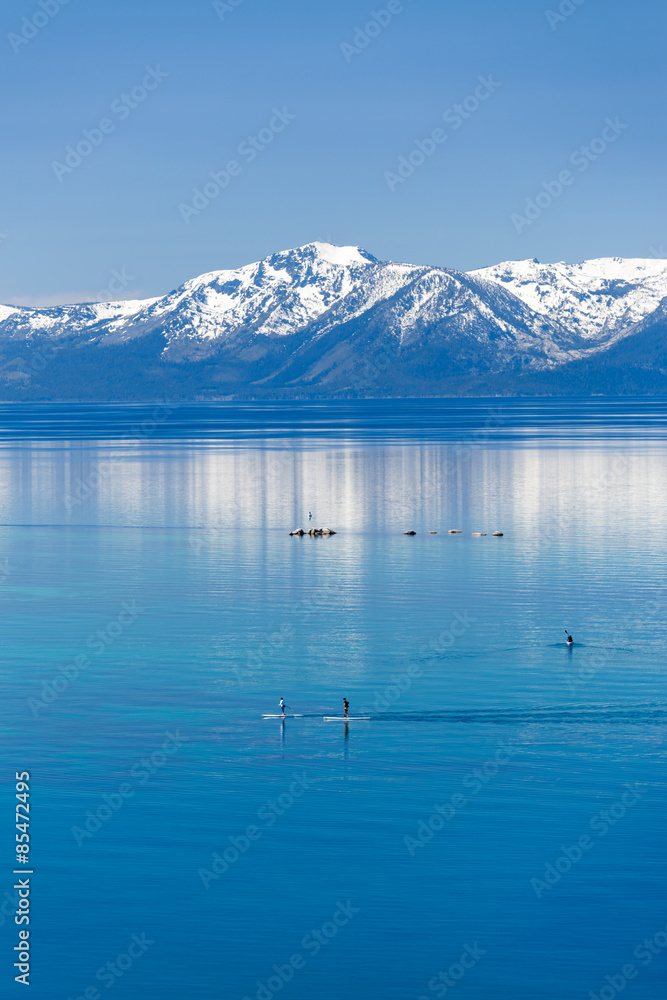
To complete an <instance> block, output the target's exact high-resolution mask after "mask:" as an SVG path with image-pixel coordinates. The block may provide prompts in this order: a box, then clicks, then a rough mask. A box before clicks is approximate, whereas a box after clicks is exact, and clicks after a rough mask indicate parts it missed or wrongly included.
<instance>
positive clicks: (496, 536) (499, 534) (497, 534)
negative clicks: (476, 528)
mask: <svg viewBox="0 0 667 1000" xmlns="http://www.w3.org/2000/svg"><path fill="white" fill-rule="evenodd" d="M493 537H494V538H502V537H503V533H502V531H494V532H493Z"/></svg>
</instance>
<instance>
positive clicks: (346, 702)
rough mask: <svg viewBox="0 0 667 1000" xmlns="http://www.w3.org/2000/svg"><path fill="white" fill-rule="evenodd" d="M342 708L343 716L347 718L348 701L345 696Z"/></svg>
mask: <svg viewBox="0 0 667 1000" xmlns="http://www.w3.org/2000/svg"><path fill="white" fill-rule="evenodd" d="M343 708H344V709H345V718H346V719H349V715H348V714H347V713H348V712H349V710H350V703H349V701H348V700H347V698H343Z"/></svg>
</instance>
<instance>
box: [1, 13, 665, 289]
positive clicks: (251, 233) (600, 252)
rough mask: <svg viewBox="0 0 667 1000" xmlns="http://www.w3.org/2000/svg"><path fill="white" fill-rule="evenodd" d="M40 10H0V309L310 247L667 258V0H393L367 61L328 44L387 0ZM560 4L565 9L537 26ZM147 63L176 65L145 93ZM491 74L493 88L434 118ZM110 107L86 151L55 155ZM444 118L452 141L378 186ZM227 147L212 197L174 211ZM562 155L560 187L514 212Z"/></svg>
mask: <svg viewBox="0 0 667 1000" xmlns="http://www.w3.org/2000/svg"><path fill="white" fill-rule="evenodd" d="M41 3H42V4H44V6H45V7H46V8H47V11H46V12H44V10H43V8H42V7H41V6H40V0H5V2H4V3H3V4H2V10H1V12H0V21H1V29H2V30H1V31H0V42H1V43H2V44H3V45H4V57H3V59H2V69H1V72H2V83H3V94H4V97H5V99H4V101H3V115H4V128H3V145H4V155H3V157H2V161H1V164H2V165H1V170H2V205H1V208H0V233H2V234H3V235H2V237H1V238H0V274H1V280H0V301H2V302H19V303H42V302H51V301H63V300H65V301H67V300H81V299H85V298H88V297H91V296H95V295H96V294H97V293H98V291H99V290H101V289H103V288H105V287H107V286H108V285H109V283H110V282H111V283H112V287H113V290H114V291H115V290H116V289H117V288H118V285H117V284H116V285H113V281H114V278H113V276H114V272H117V273H119V274H121V275H125V277H124V278H123V280H122V282H121V285H122V286H124V294H125V296H126V297H131V296H133V295H154V294H160V293H163V292H166V291H168V290H169V289H171V288H173V287H175V286H176V285H178V284H180V283H181V282H182V281H184V280H186V279H187V278H189V277H193V276H195V275H197V274H200V273H202V272H204V271H209V270H215V269H218V268H225V267H233V266H237V265H241V264H244V263H248V262H250V261H252V260H257V259H259V258H261V257H263V256H265V255H267V254H269V253H271V252H273V251H275V250H279V249H284V248H287V247H291V246H298V245H300V244H302V243H306V242H309V241H311V240H316V239H319V240H328V241H330V242H334V243H341V244H348V243H349V244H359V245H361V246H364V247H365V248H367V249H368V250H370V251H371V252H372V253H374V254H375V255H376V256H378V257H381V258H383V259H388V258H392V259H394V260H405V261H410V262H414V263H430V264H439V265H444V266H448V267H456V268H461V269H468V268H473V267H480V266H483V265H486V264H491V263H496V262H498V261H499V260H504V259H520V258H526V257H538V258H539V259H540V260H544V261H554V260H563V259H564V260H568V261H577V260H582V259H585V258H588V257H599V256H636V257H641V256H656V255H658V256H667V253H666V252H665V251H664V249H663V245H667V213H666V209H665V197H664V189H665V156H664V154H665V114H664V107H665V96H666V95H665V89H666V88H665V76H666V72H665V56H664V41H665V35H666V31H665V29H666V27H667V8H666V7H665V4H664V2H663V0H639V2H637V3H636V4H633V5H629V4H628V3H627V2H626V0H584V2H579V4H577V3H576V2H575V0H554V2H550V0H513V2H510V3H502V2H499V0H466V2H458V3H451V2H447V0H404V2H403V4H402V7H403V10H402V11H400V12H399V11H398V10H397V8H398V7H400V6H401V5H400V4H398V2H397V0H389V3H390V4H391V6H392V7H393V8H394V14H393V15H392V17H391V20H390V22H389V23H386V24H384V25H383V26H381V27H379V26H378V27H377V28H371V30H370V32H369V33H368V34H366V33H365V37H364V38H361V37H360V36H357V39H356V40H357V48H359V51H358V52H354V51H351V50H350V49H349V48H348V49H346V50H345V52H344V51H343V50H342V49H341V45H342V44H343V43H347V44H348V45H352V44H354V41H355V29H356V27H357V26H361V27H362V28H363V26H365V25H366V24H368V23H369V22H370V21H372V20H373V17H372V15H371V11H373V10H374V11H377V12H383V11H386V10H387V7H388V6H389V3H388V2H387V0H377V3H373V2H372V0H337V2H336V3H323V2H317V0H240V2H239V0H228V2H227V3H225V2H219V3H218V7H219V8H220V10H219V11H216V9H215V6H214V4H213V3H212V2H211V0H159V2H158V0H113V2H107V3H101V2H93V0H69V2H68V3H66V4H64V5H62V6H61V7H60V6H58V0H41ZM559 6H563V8H564V10H566V11H567V10H568V9H571V10H573V13H571V14H569V15H568V16H566V17H564V18H563V19H562V20H560V21H554V19H553V18H551V21H552V22H553V23H552V24H550V23H549V19H548V18H547V16H546V12H547V11H548V10H550V9H551V10H553V11H556V12H557V11H558V9H559ZM225 8H228V10H226V11H225ZM54 11H55V13H54ZM24 18H27V19H28V20H27V22H26V21H24ZM380 20H381V21H385V22H386V21H387V20H388V18H387V16H385V14H384V13H380ZM35 21H36V23H37V27H35V24H34V22H35ZM43 22H46V23H43ZM371 34H373V35H374V36H375V37H372V38H369V35H371ZM26 35H34V37H31V38H29V39H27V40H26ZM364 41H367V44H366V47H365V48H363V49H362V48H361V47H360V43H361V44H363V42H364ZM147 67H150V68H152V69H153V70H158V71H159V72H158V73H157V76H158V78H159V75H160V73H166V74H168V75H167V76H166V78H164V79H162V80H160V81H159V82H157V81H156V80H155V78H154V77H153V78H150V79H149V81H148V82H149V83H150V85H151V86H153V87H154V88H155V89H153V90H151V91H143V92H142V91H141V90H139V91H135V98H140V97H141V96H142V93H143V94H144V95H145V100H142V101H139V100H137V99H133V98H132V96H131V92H132V90H133V88H135V87H141V86H142V85H143V84H142V81H143V79H144V77H146V73H147ZM480 76H481V77H489V76H491V77H492V79H493V81H494V84H493V88H494V92H493V93H492V94H491V95H490V96H488V97H486V99H485V100H484V101H482V102H481V103H480V105H479V108H477V109H476V110H474V111H472V112H471V113H470V115H469V117H468V118H467V119H466V120H459V119H457V118H456V112H454V113H452V114H450V116H449V118H448V120H447V121H445V120H443V115H444V114H445V112H447V109H448V108H451V107H453V106H454V105H455V104H457V103H461V102H462V101H463V100H464V99H465V98H467V97H470V95H473V94H474V91H475V88H476V87H477V86H478V78H479V77H480ZM498 83H499V84H500V86H498V87H496V84H498ZM484 93H486V91H484ZM123 94H130V102H131V104H133V105H135V106H134V107H132V106H130V105H128V104H125V103H124V100H125V99H124V98H123V96H122V95H123ZM475 103H476V102H475V100H473V99H471V100H469V102H468V107H469V108H472V107H474V105H475ZM274 108H277V109H278V110H279V111H281V112H283V111H284V110H285V109H286V111H287V113H288V115H294V116H296V117H295V118H294V120H289V121H288V123H287V124H286V125H284V123H282V122H281V121H280V120H279V119H276V118H275V117H274V110H273V109H274ZM105 118H106V119H107V121H108V122H109V123H110V124H107V126H106V127H107V128H108V129H110V131H109V132H108V133H107V134H103V133H101V139H102V141H101V142H100V143H99V145H97V146H95V147H94V148H93V149H92V153H91V154H90V155H89V156H87V157H85V158H84V159H82V161H81V163H80V164H79V165H76V166H74V168H73V169H71V172H68V173H63V172H62V171H60V169H59V168H58V167H57V166H56V167H54V163H63V162H64V158H65V150H66V147H68V146H74V147H76V146H77V144H78V143H80V142H81V141H82V140H83V139H84V134H83V130H84V129H88V130H92V129H96V128H97V127H98V126H99V122H100V120H102V119H105ZM607 118H611V119H612V120H620V123H621V124H622V125H623V126H628V127H627V128H625V127H624V128H623V129H622V130H620V134H616V135H615V137H614V139H613V141H612V142H610V143H609V144H608V146H607V148H606V149H605V150H604V151H603V152H601V153H600V155H598V156H597V158H596V159H594V160H593V159H589V164H588V169H586V170H583V169H582V168H581V166H574V165H573V164H571V163H570V157H571V156H572V154H573V153H575V151H576V150H577V149H578V148H579V147H581V146H582V145H584V146H586V145H588V144H589V143H591V142H592V141H593V140H595V139H596V138H598V137H599V136H600V135H601V134H602V132H603V129H605V120H606V119H607ZM458 121H461V124H460V127H458V128H456V127H455V124H456V123H457V122H458ZM271 123H273V125H274V127H276V128H277V127H279V126H281V125H282V128H283V130H282V131H281V132H276V133H275V134H273V133H270V132H269V133H266V132H265V133H263V134H264V138H265V139H266V138H271V137H272V136H273V138H272V142H271V143H270V144H267V145H266V148H263V149H261V150H260V149H257V150H255V152H256V156H255V158H254V160H252V162H251V159H250V158H251V156H252V153H250V152H249V147H248V146H245V147H242V148H243V150H244V152H243V153H239V146H240V145H241V144H242V143H243V142H244V140H246V139H247V137H248V136H252V135H257V134H258V133H259V131H260V130H261V129H263V128H264V129H266V128H270V125H271ZM437 128H442V130H443V131H442V133H441V135H442V134H444V135H445V136H446V139H445V141H444V142H443V143H442V144H440V145H437V147H436V151H435V152H434V153H433V155H431V156H429V157H427V158H426V161H425V162H424V164H423V165H421V166H419V167H418V168H417V169H415V170H414V173H413V174H412V176H410V177H409V178H407V179H406V180H405V182H404V183H398V184H396V183H393V184H390V182H388V180H387V178H386V176H385V175H386V173H387V172H388V171H389V172H396V170H397V167H398V164H399V158H400V157H401V156H405V157H407V156H409V155H410V153H411V152H412V151H413V149H414V148H415V141H416V140H424V139H426V138H427V137H428V136H429V135H430V134H431V133H432V131H433V130H434V129H437ZM617 131H618V129H617ZM612 134H613V133H612V132H610V131H609V130H607V133H606V135H607V138H610V137H611V136H612ZM93 137H94V138H97V139H99V138H100V136H98V135H97V134H96V133H94V132H93ZM259 145H260V146H261V145H262V143H261V141H260V142H259ZM602 145H604V141H603V143H602ZM595 148H596V149H598V150H600V149H601V144H600V143H599V142H598V143H597V145H596V146H595ZM83 149H84V150H85V149H86V146H85V145H84V146H83ZM419 159H420V156H419V155H416V156H413V160H415V161H419ZM230 160H235V161H236V163H237V164H238V166H237V167H236V168H234V169H235V170H236V173H235V175H234V176H232V177H231V178H230V180H229V185H228V186H227V187H226V188H225V190H223V191H220V193H218V194H217V196H216V197H214V198H213V199H212V200H211V202H210V204H209V205H208V206H207V207H205V208H204V209H203V210H201V211H200V212H199V214H197V215H195V214H189V213H187V212H185V213H184V212H183V209H182V208H181V209H179V206H182V205H188V204H189V205H192V201H193V197H194V195H193V189H194V188H196V187H199V188H202V186H203V185H204V184H205V183H206V182H207V181H210V178H209V176H208V175H209V172H210V171H220V170H222V169H223V168H224V167H225V164H227V163H228V161H230ZM72 162H75V161H72V159H71V157H70V163H72ZM577 162H578V163H579V160H578V161H577ZM566 169H569V170H570V172H571V174H572V178H573V179H572V181H571V182H570V183H569V184H568V185H567V186H565V187H564V189H563V193H562V195H561V196H560V197H559V198H556V199H555V200H554V201H553V203H552V204H550V205H547V206H546V207H545V208H544V209H543V210H542V211H541V214H540V215H539V217H538V218H536V219H535V220H534V221H532V223H531V224H530V225H526V226H521V225H519V226H517V225H515V224H513V222H512V218H511V217H512V215H513V213H519V214H521V213H522V211H523V210H524V208H525V203H526V199H527V198H535V196H536V195H537V193H538V192H540V191H542V190H543V188H542V184H543V182H547V183H549V184H551V183H552V182H553V181H554V180H555V179H556V178H557V177H558V174H559V173H560V172H561V171H563V170H566ZM404 172H407V171H406V170H405V168H404ZM57 173H59V174H60V176H61V179H59V178H58V176H57ZM392 186H393V187H394V190H391V187H392ZM212 190H213V191H214V190H215V188H209V192H210V191H212ZM551 190H552V192H553V191H555V190H557V188H555V187H553V186H552V187H551ZM547 201H548V196H546V195H545V196H544V197H543V198H542V203H543V204H545V203H546V202H547ZM198 204H199V205H201V202H199V203H198ZM184 214H185V215H189V222H188V223H186V222H185V221H184V218H183V215H184ZM519 228H520V229H521V231H520V232H519V231H518V229H519Z"/></svg>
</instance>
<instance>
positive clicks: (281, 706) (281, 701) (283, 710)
mask: <svg viewBox="0 0 667 1000" xmlns="http://www.w3.org/2000/svg"><path fill="white" fill-rule="evenodd" d="M279 708H280V711H281V712H282V713H283V719H284V718H285V709H286V708H287V705H286V704H285V699H284V698H281V699H280V704H279Z"/></svg>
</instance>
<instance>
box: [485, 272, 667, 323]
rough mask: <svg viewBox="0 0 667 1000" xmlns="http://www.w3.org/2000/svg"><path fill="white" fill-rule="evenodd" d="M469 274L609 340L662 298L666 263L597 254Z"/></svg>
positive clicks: (665, 287)
mask: <svg viewBox="0 0 667 1000" xmlns="http://www.w3.org/2000/svg"><path fill="white" fill-rule="evenodd" d="M469 273H470V274H471V275H474V276H476V277H480V278H486V279H488V280H489V281H495V282H497V283H498V284H500V285H502V286H503V287H504V288H506V289H507V290H508V291H510V292H513V293H514V295H516V296H517V298H519V299H521V300H522V301H523V302H525V303H526V305H527V306H530V308H531V309H534V310H535V311H536V312H539V313H542V314H544V315H548V316H550V317H551V318H552V319H554V320H556V321H558V322H559V323H560V324H561V325H562V326H565V327H567V328H568V329H570V330H572V331H573V332H575V333H578V334H579V335H580V336H582V337H586V338H587V339H590V340H601V339H604V340H605V341H607V342H613V341H614V340H616V339H617V338H618V337H619V336H623V331H624V330H625V329H627V328H629V327H630V326H632V325H633V324H635V323H638V322H640V321H641V320H643V319H644V318H645V317H647V316H648V315H649V314H650V313H652V312H653V311H654V310H655V309H657V307H658V306H659V305H660V302H661V300H662V299H663V298H665V296H667V261H665V260H654V259H652V258H649V259H646V260H645V259H642V258H637V259H627V260H626V259H623V258H621V257H601V258H600V259H598V260H587V261H584V262H583V263H581V264H566V263H564V262H561V263H559V264H541V263H540V262H539V261H537V260H519V261H505V263H503V264H496V265H494V266H493V267H484V268H479V269H478V270H475V271H470V272H469Z"/></svg>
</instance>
